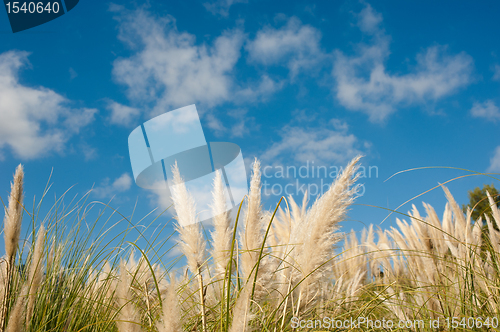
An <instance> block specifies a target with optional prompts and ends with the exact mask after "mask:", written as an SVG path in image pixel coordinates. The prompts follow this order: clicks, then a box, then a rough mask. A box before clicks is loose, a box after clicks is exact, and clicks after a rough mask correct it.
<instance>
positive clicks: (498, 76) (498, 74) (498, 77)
mask: <svg viewBox="0 0 500 332" xmlns="http://www.w3.org/2000/svg"><path fill="white" fill-rule="evenodd" d="M492 69H493V77H492V78H491V79H492V80H494V81H500V65H498V64H495V65H494V66H493V68H492Z"/></svg>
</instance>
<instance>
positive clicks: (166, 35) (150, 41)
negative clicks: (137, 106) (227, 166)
mask: <svg viewBox="0 0 500 332" xmlns="http://www.w3.org/2000/svg"><path fill="white" fill-rule="evenodd" d="M111 10H112V11H114V12H115V13H116V14H117V15H116V20H117V21H118V22H119V31H120V32H119V39H121V40H122V41H123V42H125V43H126V44H128V45H130V47H131V48H132V49H133V50H136V52H135V53H134V54H133V55H132V56H131V57H129V58H121V59H118V60H116V61H115V62H114V64H113V75H114V77H115V79H116V80H117V81H118V82H120V83H122V84H124V85H125V86H126V87H127V92H128V96H129V98H130V99H131V100H133V101H138V102H151V103H154V109H153V113H154V114H159V113H162V112H164V110H165V109H169V108H175V107H180V106H185V105H189V104H193V103H203V104H205V105H206V106H208V107H211V106H214V105H217V104H220V103H222V102H225V101H227V100H229V99H231V98H232V96H233V95H232V93H231V92H232V89H233V85H234V83H233V78H232V70H233V68H234V66H235V64H236V62H237V60H238V59H239V57H240V49H241V47H242V43H243V39H244V34H243V33H242V32H241V31H240V30H237V29H236V30H232V31H226V32H225V33H223V34H222V35H221V36H219V37H217V38H216V39H215V40H214V42H213V44H212V45H207V44H205V43H202V44H197V43H196V38H195V36H194V35H192V34H189V33H187V32H179V31H178V30H177V27H176V26H175V20H174V19H173V18H172V17H171V16H167V17H160V18H156V17H153V16H152V15H151V14H150V13H148V12H146V11H145V10H143V9H138V10H135V11H127V10H126V9H124V8H123V7H120V6H116V5H115V6H112V7H111Z"/></svg>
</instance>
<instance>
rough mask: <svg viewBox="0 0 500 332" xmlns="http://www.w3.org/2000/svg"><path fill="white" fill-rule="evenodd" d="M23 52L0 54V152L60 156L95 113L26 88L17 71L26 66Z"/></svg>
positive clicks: (40, 90)
mask: <svg viewBox="0 0 500 332" xmlns="http://www.w3.org/2000/svg"><path fill="white" fill-rule="evenodd" d="M28 55H29V53H27V52H21V51H9V52H5V53H2V54H0V101H1V102H0V149H2V148H5V147H9V148H10V149H11V151H12V152H13V153H14V154H15V155H16V156H17V157H19V158H21V159H33V158H39V157H42V156H46V155H47V153H49V152H53V151H56V152H62V151H63V150H64V147H65V144H66V142H67V141H68V140H69V139H70V138H71V137H72V136H74V135H75V134H77V133H78V132H79V131H80V130H81V128H83V127H85V126H87V125H88V124H90V123H91V122H92V121H93V120H94V115H95V113H96V112H97V110H96V109H90V108H79V109H76V108H70V107H69V106H68V105H69V104H70V101H69V100H67V99H66V98H64V97H63V96H61V95H60V94H58V93H56V92H55V91H53V90H51V89H48V88H46V87H29V86H26V85H23V84H22V83H21V82H20V81H19V71H20V70H21V68H23V67H26V66H28V65H29V62H28Z"/></svg>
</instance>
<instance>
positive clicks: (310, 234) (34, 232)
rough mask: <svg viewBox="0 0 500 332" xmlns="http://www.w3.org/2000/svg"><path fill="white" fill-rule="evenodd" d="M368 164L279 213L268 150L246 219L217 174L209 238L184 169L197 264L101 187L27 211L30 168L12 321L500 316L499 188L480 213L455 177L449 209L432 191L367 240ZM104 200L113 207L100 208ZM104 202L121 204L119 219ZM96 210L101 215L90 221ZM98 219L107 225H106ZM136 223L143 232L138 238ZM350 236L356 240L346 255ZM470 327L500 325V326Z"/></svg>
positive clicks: (6, 324) (6, 280)
mask: <svg viewBox="0 0 500 332" xmlns="http://www.w3.org/2000/svg"><path fill="white" fill-rule="evenodd" d="M358 163H359V158H355V159H354V160H353V161H351V162H350V163H349V164H348V165H347V167H346V168H345V170H344V172H343V173H342V174H341V175H340V176H339V177H338V178H337V179H336V180H335V181H334V182H333V183H332V185H331V187H330V189H329V190H328V191H327V192H326V193H325V194H324V195H323V196H321V197H318V198H317V199H316V201H315V202H314V203H313V204H312V205H311V207H310V208H307V205H308V198H307V195H305V197H304V199H303V201H302V204H301V205H299V204H298V203H297V202H295V201H294V199H293V197H288V198H287V199H284V198H283V199H282V201H280V204H279V205H278V206H277V207H276V209H275V210H274V211H264V210H263V209H262V203H261V196H260V195H261V188H260V164H259V163H258V161H255V162H254V164H253V167H252V178H251V182H250V191H249V195H248V197H247V198H246V199H245V200H244V201H243V202H242V204H241V206H240V207H239V210H238V216H237V217H236V219H235V220H231V219H230V217H229V213H227V212H226V205H225V204H226V201H225V195H224V185H223V181H222V176H221V174H220V173H217V176H216V178H215V181H214V186H213V192H212V196H213V202H212V209H213V212H214V215H216V217H215V218H214V230H213V232H212V233H211V236H210V238H206V237H205V236H204V235H203V232H202V230H201V228H200V224H199V223H197V222H196V221H197V219H196V218H197V216H196V213H195V211H196V207H195V205H194V201H193V199H192V197H191V195H190V193H189V192H188V191H187V189H186V187H185V186H184V184H183V182H182V179H181V177H180V174H179V172H178V169H177V168H175V167H174V169H173V173H174V177H175V179H174V180H175V183H176V186H175V189H174V190H173V192H172V194H173V199H174V201H175V203H176V205H175V206H176V211H175V219H176V220H177V222H176V232H177V233H179V248H180V250H181V251H182V253H183V255H184V256H185V257H186V261H187V268H186V269H179V268H178V267H177V266H176V264H175V263H176V262H177V260H174V262H172V264H169V265H165V264H164V263H163V261H164V254H165V252H166V251H168V250H167V249H166V248H165V247H164V243H165V241H164V240H165V239H164V238H165V237H168V235H165V236H163V237H162V236H161V235H156V236H155V237H153V238H147V237H146V236H144V235H143V233H142V232H141V231H140V230H138V229H137V228H135V227H134V225H133V222H132V220H130V218H125V217H123V216H122V220H121V221H120V222H126V223H128V224H129V225H130V227H129V228H127V230H126V231H123V232H118V231H116V230H115V227H116V224H110V222H111V220H112V217H113V216H119V213H118V212H117V211H114V210H112V209H111V210H109V208H107V207H106V205H103V204H101V205H97V204H96V203H95V202H90V203H89V202H87V199H88V195H85V196H84V197H83V198H81V199H80V200H78V201H76V202H74V201H73V202H71V203H70V205H69V206H67V205H65V204H64V195H63V197H60V198H59V199H57V200H56V202H55V203H54V205H53V206H52V208H51V209H50V211H49V212H48V213H47V215H45V216H41V215H40V205H41V202H39V204H38V205H36V204H35V207H34V208H33V211H32V212H28V211H27V209H26V208H25V207H24V205H23V192H22V185H23V183H22V182H23V171H22V167H18V168H17V170H16V173H15V175H14V182H13V184H12V187H11V193H10V196H9V200H8V205H7V206H6V207H5V212H6V213H5V218H4V237H5V246H6V248H5V252H6V254H5V257H4V258H3V259H2V261H1V265H0V299H1V307H0V323H1V324H0V329H1V330H2V331H118V332H129V331H158V332H166V331H169V332H173V331H234V332H239V331H296V330H304V329H306V330H307V329H309V330H320V327H321V328H322V329H323V330H340V328H336V327H335V325H333V326H332V325H329V326H325V325H322V326H321V325H320V324H319V323H320V322H321V323H322V324H324V323H325V320H324V318H325V317H327V318H328V319H331V320H337V321H345V320H354V321H357V320H358V319H365V320H372V321H376V320H382V319H384V320H392V321H394V322H398V321H403V322H418V321H420V320H422V321H424V322H425V324H424V325H423V326H417V325H414V326H411V327H408V326H405V327H398V326H394V327H393V328H392V329H391V330H400V331H434V330H436V329H438V328H437V327H432V326H430V325H429V320H430V319H435V320H436V319H440V323H439V324H440V327H439V328H440V329H441V330H450V329H451V328H448V327H447V325H446V318H448V319H450V322H451V319H452V318H453V317H456V318H457V319H458V318H460V319H461V318H463V317H465V318H468V317H474V318H478V317H481V319H482V320H483V321H484V320H485V319H486V318H489V319H490V320H489V321H491V319H492V318H493V317H496V318H497V319H498V315H499V301H500V260H499V251H500V230H499V228H498V225H499V224H500V212H499V211H498V209H497V207H496V205H495V204H494V199H495V198H494V197H489V202H490V204H491V206H492V210H493V213H492V218H490V217H488V216H485V220H484V222H483V220H477V221H475V222H473V221H472V220H471V213H470V211H468V212H467V213H466V214H464V213H463V212H462V210H461V209H460V207H459V206H458V204H457V203H456V202H455V200H454V198H453V196H452V195H451V193H450V192H449V190H448V189H447V188H446V187H444V186H443V191H444V194H445V196H446V198H447V200H448V203H447V205H446V207H445V212H444V215H443V216H442V217H441V218H439V217H438V215H437V214H436V212H435V210H434V209H433V208H432V207H431V206H430V205H428V204H425V203H424V210H425V216H423V215H422V214H420V212H419V211H418V209H417V208H416V207H415V206H413V209H412V211H411V212H409V213H408V215H407V219H408V221H407V220H399V219H398V220H397V227H392V228H391V229H388V230H380V229H378V230H374V228H373V226H370V227H368V229H366V230H364V231H363V233H362V236H361V237H360V238H358V236H357V235H356V234H355V233H354V232H351V233H342V232H341V231H340V229H339V223H340V222H341V221H342V220H344V219H345V218H346V215H347V212H348V209H349V206H350V205H351V204H352V203H353V201H354V199H355V194H356V190H357V187H356V185H355V182H356V180H357V175H356V174H357V168H358V166H357V165H358ZM44 197H45V194H44V195H43V197H42V200H43V199H44ZM96 206H102V207H105V209H102V210H101V211H95V207H96ZM105 210H109V211H111V215H110V216H108V217H107V219H106V214H105ZM23 211H24V212H23ZM92 211H94V212H93V213H94V214H96V216H94V217H92V218H93V219H92V221H91V222H90V223H88V218H90V215H91V214H92V213H91V212H92ZM23 215H24V219H25V220H26V219H29V220H30V224H31V227H30V229H29V231H28V234H27V236H26V239H21V238H20V229H21V221H22V219H23ZM483 223H484V224H485V225H486V227H482V226H483ZM98 224H104V226H103V227H102V228H101V230H99V229H97V225H98ZM83 225H86V226H85V227H84V226H83ZM238 225H240V227H239V226H238ZM238 229H241V231H240V232H238V231H237V230H238ZM132 230H135V231H137V232H138V233H139V237H138V240H140V241H132V242H127V241H126V239H128V238H129V237H130V231H132ZM115 233H117V234H115ZM96 234H97V235H96ZM109 237H111V240H109ZM341 240H343V244H344V247H343V248H342V250H341V252H340V253H337V251H336V250H335V248H336V245H337V244H338V243H339V241H341ZM138 243H146V245H145V247H142V248H141V247H140V246H139V245H138ZM179 270H182V271H183V273H179ZM176 271H177V273H176ZM297 322H302V328H300V327H299V328H297V326H296V323H297ZM294 324H295V325H294ZM457 324H458V323H457ZM457 327H458V328H457V329H456V330H498V329H496V328H494V327H493V326H492V325H491V324H489V326H486V325H482V326H481V328H479V327H477V325H475V326H474V327H470V326H469V327H467V326H463V325H457ZM345 330H354V331H358V330H359V331H369V330H381V328H377V326H376V325H375V326H373V325H372V326H370V325H359V326H354V327H352V326H351V327H350V328H348V329H345ZM382 330H383V328H382ZM386 330H387V328H386Z"/></svg>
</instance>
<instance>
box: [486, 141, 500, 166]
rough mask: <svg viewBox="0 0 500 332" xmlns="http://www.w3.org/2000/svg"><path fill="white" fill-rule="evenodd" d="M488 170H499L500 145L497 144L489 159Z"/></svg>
mask: <svg viewBox="0 0 500 332" xmlns="http://www.w3.org/2000/svg"><path fill="white" fill-rule="evenodd" d="M488 172H500V146H497V148H496V149H495V152H494V154H493V156H492V157H491V159H490V166H489V167H488Z"/></svg>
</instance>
